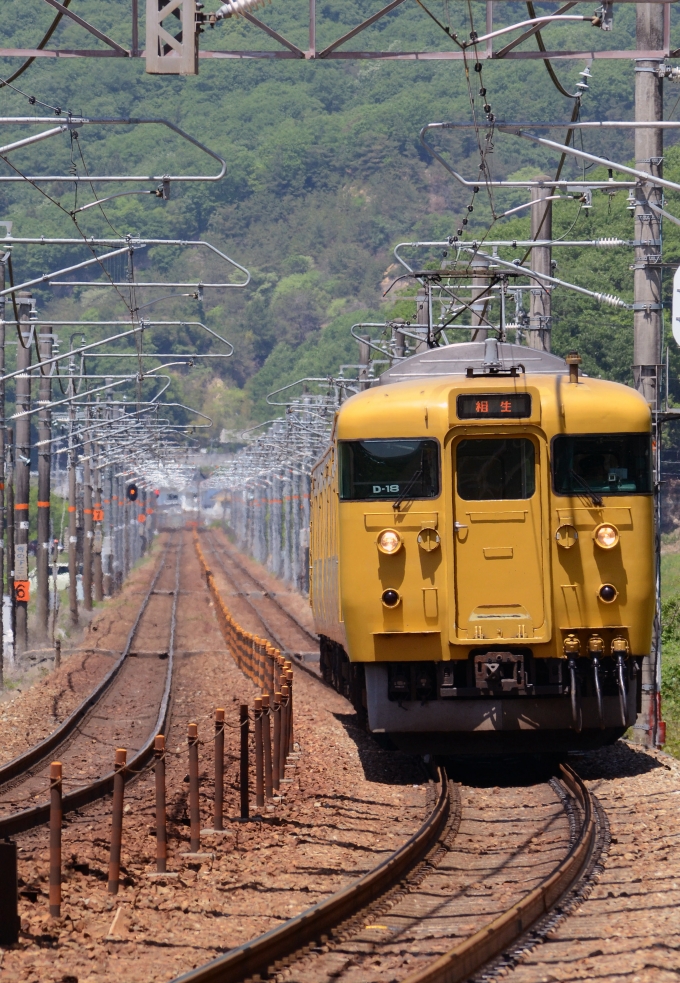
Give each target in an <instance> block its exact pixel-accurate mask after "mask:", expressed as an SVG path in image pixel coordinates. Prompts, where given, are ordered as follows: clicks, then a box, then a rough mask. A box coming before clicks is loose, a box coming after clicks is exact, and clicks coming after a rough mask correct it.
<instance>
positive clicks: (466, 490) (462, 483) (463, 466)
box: [456, 437, 536, 502]
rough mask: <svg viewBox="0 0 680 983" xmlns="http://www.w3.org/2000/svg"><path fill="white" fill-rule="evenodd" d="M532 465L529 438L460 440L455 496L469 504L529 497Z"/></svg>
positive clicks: (533, 477) (532, 486)
mask: <svg viewBox="0 0 680 983" xmlns="http://www.w3.org/2000/svg"><path fill="white" fill-rule="evenodd" d="M535 463H536V452H535V450H534V445H533V442H532V441H531V440H529V438H528V437H515V438H510V437H508V438H499V439H496V438H490V439H488V440H487V439H484V438H475V439H470V440H461V442H460V443H459V444H458V447H457V449H456V480H457V487H458V495H459V496H460V498H462V499H464V500H465V501H468V502H479V501H484V500H487V501H491V500H494V499H498V500H502V499H508V498H510V499H513V498H514V499H517V498H531V496H532V495H533V494H534V491H535V490H536V474H535V471H536V468H535Z"/></svg>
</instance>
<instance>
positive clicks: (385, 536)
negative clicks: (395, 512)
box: [378, 529, 402, 556]
mask: <svg viewBox="0 0 680 983" xmlns="http://www.w3.org/2000/svg"><path fill="white" fill-rule="evenodd" d="M401 547H402V538H401V536H400V535H399V533H398V532H396V531H395V530H394V529H383V531H382V532H381V533H380V535H379V536H378V549H379V550H380V552H381V553H387V555H388V556H391V555H392V554H393V553H398V552H399V550H400V549H401Z"/></svg>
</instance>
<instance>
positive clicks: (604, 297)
mask: <svg viewBox="0 0 680 983" xmlns="http://www.w3.org/2000/svg"><path fill="white" fill-rule="evenodd" d="M596 297H597V299H598V300H599V301H601V302H602V303H603V304H609V305H610V306H611V307H625V308H628V307H629V306H630V305H629V304H627V303H626V302H625V300H621V298H620V297H615V296H614V294H596Z"/></svg>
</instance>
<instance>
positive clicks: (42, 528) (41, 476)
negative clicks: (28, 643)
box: [36, 324, 53, 638]
mask: <svg viewBox="0 0 680 983" xmlns="http://www.w3.org/2000/svg"><path fill="white" fill-rule="evenodd" d="M52 337H53V336H52V328H51V327H50V326H49V325H47V324H43V325H41V327H40V360H41V362H44V361H46V360H47V359H50V358H51V357H52ZM51 399H52V375H51V366H49V367H48V368H46V369H41V370H40V386H39V391H38V402H39V405H40V412H39V415H38V442H39V443H40V445H41V446H40V447H39V448H38V546H37V549H36V566H37V571H38V631H39V633H40V634H41V635H42V636H43V637H44V638H47V637H48V632H49V622H50V493H51V487H50V468H51V464H52V452H51V448H52V445H51V444H50V442H49V441H50V437H51V429H52V413H51V411H50V410H49V409H48V408H47V407H48V406H49V403H50V401H51Z"/></svg>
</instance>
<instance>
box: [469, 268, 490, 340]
mask: <svg viewBox="0 0 680 983" xmlns="http://www.w3.org/2000/svg"><path fill="white" fill-rule="evenodd" d="M470 266H471V267H472V290H471V291H470V296H471V303H470V307H471V308H472V314H471V315H470V324H471V326H472V331H471V333H470V341H485V340H486V337H487V335H488V334H489V329H488V327H483V328H481V327H476V325H479V324H484V325H485V324H486V318H485V316H484V315H485V311H486V309H487V307H488V306H489V301H490V299H491V298H490V295H489V294H487V293H486V292H485V291H486V288H487V287H488V286H489V277H488V268H489V261H488V260H487V259H484V258H483V257H482V256H473V258H472V260H471V261H470ZM482 294H484V299H483V300H477V298H478V297H479V296H481V295H482Z"/></svg>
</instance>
